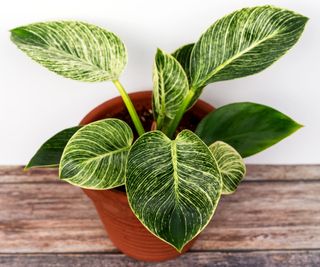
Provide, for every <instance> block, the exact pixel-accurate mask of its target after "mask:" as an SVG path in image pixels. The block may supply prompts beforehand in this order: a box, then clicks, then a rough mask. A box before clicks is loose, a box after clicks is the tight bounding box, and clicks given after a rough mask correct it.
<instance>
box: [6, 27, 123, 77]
mask: <svg viewBox="0 0 320 267" xmlns="http://www.w3.org/2000/svg"><path fill="white" fill-rule="evenodd" d="M11 40H12V41H13V42H14V43H15V44H16V45H17V46H18V47H19V48H20V49H21V50H22V51H23V52H25V53H26V54H27V55H28V56H29V57H31V58H32V59H34V60H35V61H37V62H38V63H40V64H41V65H43V66H45V67H46V68H48V69H49V70H51V71H53V72H55V73H57V74H60V75H62V76H64V77H67V78H71V79H74V80H81V81H86V82H96V81H107V80H116V79H118V78H119V76H120V74H121V73H122V71H123V69H124V67H125V65H126V63H127V52H126V48H125V46H124V44H123V43H122V41H121V40H120V39H119V37H118V36H116V35H115V34H113V33H112V32H109V31H107V30H105V29H102V28H100V27H97V26H94V25H91V24H87V23H84V22H80V21H54V22H45V23H35V24H30V25H27V26H22V27H18V28H15V29H13V30H11Z"/></svg>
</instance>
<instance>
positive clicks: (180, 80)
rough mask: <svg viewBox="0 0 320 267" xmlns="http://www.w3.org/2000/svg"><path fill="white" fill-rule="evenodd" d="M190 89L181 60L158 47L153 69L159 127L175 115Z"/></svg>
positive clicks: (155, 110)
mask: <svg viewBox="0 0 320 267" xmlns="http://www.w3.org/2000/svg"><path fill="white" fill-rule="evenodd" d="M188 90H189V83H188V79H187V76H186V74H185V72H184V70H183V68H182V67H181V65H180V64H179V62H178V61H177V60H176V59H175V58H174V57H173V56H171V55H169V54H167V53H165V52H163V51H161V50H160V49H158V50H157V53H156V56H155V62H154V69H153V110H154V115H155V119H156V122H157V128H158V129H161V128H162V126H163V124H164V122H166V124H167V123H168V121H170V120H171V119H173V118H174V117H175V115H176V113H177V111H178V110H179V108H180V106H181V103H182V102H183V100H184V98H185V96H186V94H187V92H188Z"/></svg>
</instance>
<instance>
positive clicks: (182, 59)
mask: <svg viewBox="0 0 320 267" xmlns="http://www.w3.org/2000/svg"><path fill="white" fill-rule="evenodd" d="M193 47H194V44H187V45H184V46H182V47H180V48H179V49H177V50H176V51H174V52H173V53H172V56H174V57H175V58H176V59H177V60H178V61H179V63H180V64H181V66H182V67H183V69H184V71H185V73H186V75H187V78H188V82H189V84H191V77H190V57H191V52H192V49H193ZM203 88H204V87H200V88H197V89H196V90H195V94H194V96H193V99H192V100H191V101H190V104H189V107H188V108H191V107H192V106H193V105H194V104H195V103H196V102H197V100H198V98H199V97H200V95H201V93H202V91H203Z"/></svg>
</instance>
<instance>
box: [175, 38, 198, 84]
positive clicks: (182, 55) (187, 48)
mask: <svg viewBox="0 0 320 267" xmlns="http://www.w3.org/2000/svg"><path fill="white" fill-rule="evenodd" d="M193 47H194V44H187V45H184V46H182V47H180V48H178V49H177V50H176V51H174V52H173V53H172V56H173V57H174V58H175V59H176V60H178V62H179V63H180V64H181V66H182V68H183V69H184V71H185V73H186V74H187V77H188V81H189V82H190V57H191V52H192V49H193Z"/></svg>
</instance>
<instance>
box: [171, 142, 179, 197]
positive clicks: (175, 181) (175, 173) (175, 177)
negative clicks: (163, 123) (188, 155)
mask: <svg viewBox="0 0 320 267" xmlns="http://www.w3.org/2000/svg"><path fill="white" fill-rule="evenodd" d="M171 161H172V168H173V174H172V175H173V184H174V194H175V203H177V202H178V201H179V191H178V184H179V177H178V160H177V143H176V141H172V142H171Z"/></svg>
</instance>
